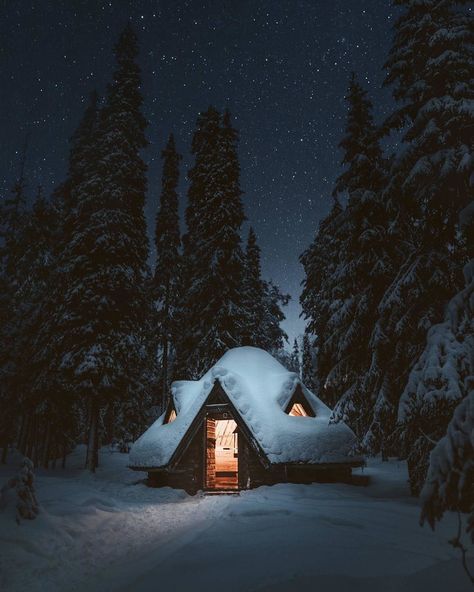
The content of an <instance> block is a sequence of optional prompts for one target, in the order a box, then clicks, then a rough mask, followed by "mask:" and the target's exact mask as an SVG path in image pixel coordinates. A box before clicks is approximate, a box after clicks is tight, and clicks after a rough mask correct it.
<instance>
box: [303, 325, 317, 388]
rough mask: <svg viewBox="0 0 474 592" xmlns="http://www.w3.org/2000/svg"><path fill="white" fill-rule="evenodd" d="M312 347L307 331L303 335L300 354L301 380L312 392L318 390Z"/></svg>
mask: <svg viewBox="0 0 474 592" xmlns="http://www.w3.org/2000/svg"><path fill="white" fill-rule="evenodd" d="M313 350H314V348H313V347H312V345H311V341H310V338H309V335H308V333H307V332H305V333H304V335H303V351H302V354H301V380H302V381H303V384H304V385H305V386H306V387H307V388H309V390H310V391H312V392H317V391H318V384H317V379H316V367H315V356H314V354H313Z"/></svg>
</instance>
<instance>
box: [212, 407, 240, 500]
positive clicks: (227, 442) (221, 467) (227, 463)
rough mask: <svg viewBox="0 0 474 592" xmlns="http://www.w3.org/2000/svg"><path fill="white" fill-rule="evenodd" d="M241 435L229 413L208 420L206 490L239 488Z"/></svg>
mask: <svg viewBox="0 0 474 592" xmlns="http://www.w3.org/2000/svg"><path fill="white" fill-rule="evenodd" d="M238 438H239V434H238V429H237V424H236V422H235V421H234V420H233V419H232V417H231V416H230V414H228V413H220V414H218V415H214V416H213V415H208V416H207V418H206V458H205V483H206V489H217V490H226V489H230V490H232V489H238V488H239V441H238Z"/></svg>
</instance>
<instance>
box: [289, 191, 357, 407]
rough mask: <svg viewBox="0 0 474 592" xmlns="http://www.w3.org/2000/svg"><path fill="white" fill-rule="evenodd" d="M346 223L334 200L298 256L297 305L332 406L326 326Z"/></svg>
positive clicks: (325, 396)
mask: <svg viewBox="0 0 474 592" xmlns="http://www.w3.org/2000/svg"><path fill="white" fill-rule="evenodd" d="M345 224H346V219H345V211H344V209H343V207H342V206H341V204H340V202H339V200H338V199H337V198H335V199H334V202H333V205H332V208H331V210H330V212H329V214H328V215H327V216H326V217H325V218H324V219H323V220H321V222H320V223H319V227H318V231H317V233H316V236H315V238H314V241H313V242H312V243H311V245H310V246H309V247H308V248H307V249H306V251H304V253H303V254H302V255H301V257H300V261H301V264H302V265H303V268H304V271H305V277H304V280H303V291H302V293H301V296H300V303H301V307H302V309H303V314H304V316H305V318H306V319H307V320H308V327H307V331H308V332H309V333H310V334H311V335H313V336H314V338H315V340H316V341H315V344H316V345H317V348H318V357H317V381H318V383H319V384H320V386H321V388H320V391H319V396H320V397H321V398H322V399H323V400H324V402H325V403H327V404H328V405H330V406H331V407H334V405H335V404H336V403H337V401H338V398H337V397H338V391H337V390H336V389H334V388H332V385H331V380H329V379H328V377H329V378H331V377H330V376H329V375H330V371H331V369H332V367H333V352H332V346H331V342H330V337H331V335H330V333H329V331H328V323H329V319H330V318H331V315H332V310H333V307H334V305H335V304H337V301H338V300H339V298H340V294H339V286H338V282H337V270H338V266H339V259H340V253H342V249H343V244H344V239H345V234H344V232H343V230H344V226H345ZM331 379H332V378H331Z"/></svg>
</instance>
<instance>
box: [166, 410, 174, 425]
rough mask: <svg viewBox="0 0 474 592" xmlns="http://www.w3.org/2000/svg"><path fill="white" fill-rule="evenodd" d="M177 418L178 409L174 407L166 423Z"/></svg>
mask: <svg viewBox="0 0 474 592" xmlns="http://www.w3.org/2000/svg"><path fill="white" fill-rule="evenodd" d="M175 419H176V411H175V410H174V409H172V410H171V413H170V416H169V417H168V421H167V422H166V423H171V422H172V421H174V420H175Z"/></svg>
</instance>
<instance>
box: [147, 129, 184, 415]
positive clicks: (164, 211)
mask: <svg viewBox="0 0 474 592" xmlns="http://www.w3.org/2000/svg"><path fill="white" fill-rule="evenodd" d="M161 157H162V159H163V174H162V181H161V187H162V189H161V196H160V207H159V210H158V214H157V217H156V228H155V245H156V265H155V273H154V279H153V292H154V298H155V304H156V306H157V311H158V319H157V320H158V339H159V350H160V355H161V380H160V397H161V400H160V403H161V405H162V406H164V405H165V403H166V399H167V393H168V388H169V383H170V380H171V374H172V370H171V364H170V357H172V356H173V354H174V349H175V344H176V338H177V336H176V321H177V320H176V315H177V305H178V302H179V298H180V279H181V254H180V247H181V235H180V229H179V212H178V205H179V204H178V192H177V187H178V182H179V162H180V160H181V158H182V157H181V155H180V154H178V153H177V151H176V146H175V141H174V137H173V134H171V135H170V137H169V139H168V143H167V145H166V148H165V150H163V152H162V154H161Z"/></svg>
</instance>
